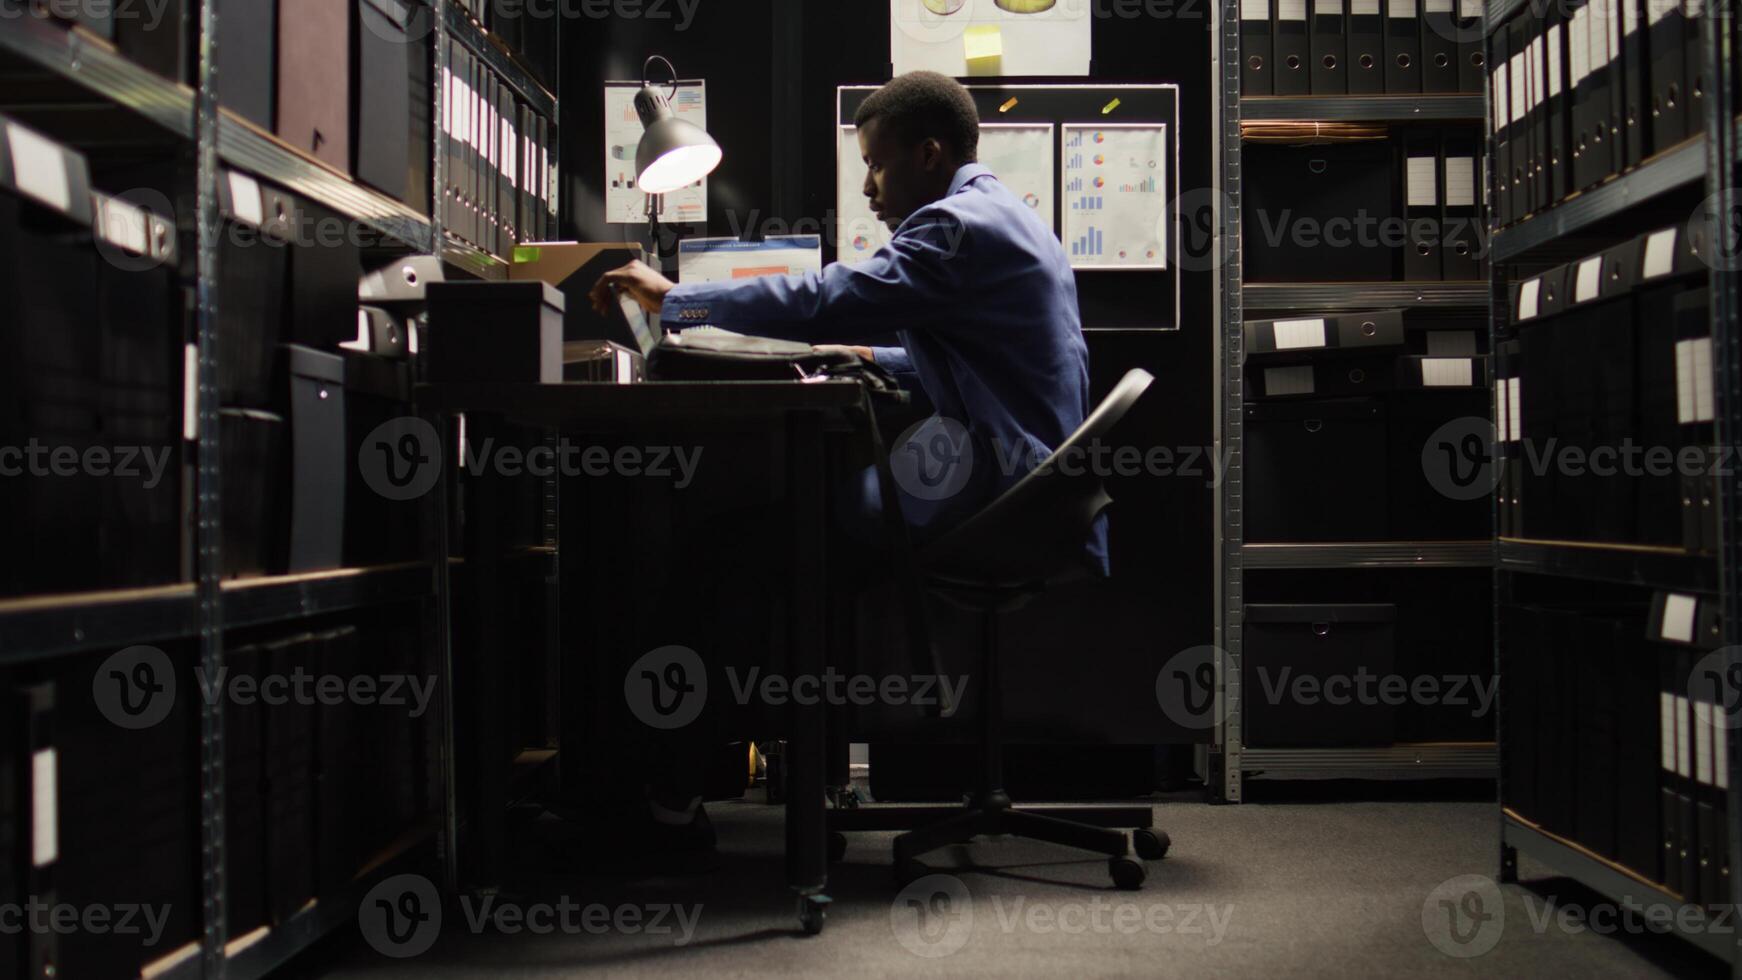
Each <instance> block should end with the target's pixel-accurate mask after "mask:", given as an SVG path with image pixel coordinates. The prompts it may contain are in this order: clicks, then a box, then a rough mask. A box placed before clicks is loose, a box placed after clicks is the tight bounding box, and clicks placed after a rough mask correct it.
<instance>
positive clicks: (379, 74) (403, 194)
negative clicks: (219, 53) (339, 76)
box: [220, 0, 429, 205]
mask: <svg viewBox="0 0 1742 980" xmlns="http://www.w3.org/2000/svg"><path fill="white" fill-rule="evenodd" d="M413 10H414V8H413V6H412V5H411V3H409V2H408V0H362V3H360V4H359V5H358V7H357V16H358V17H359V18H360V21H361V25H362V30H359V31H357V77H358V86H357V91H356V92H355V93H353V97H354V99H355V101H356V105H355V107H354V110H353V111H354V117H353V123H352V125H353V127H354V132H353V137H352V140H351V145H352V146H353V147H354V148H355V150H356V155H357V159H356V172H357V176H358V178H359V179H361V180H363V181H365V182H366V183H368V184H370V185H372V186H374V187H375V188H377V189H378V190H381V191H383V192H385V193H387V194H390V195H392V196H393V197H395V198H397V199H399V200H401V201H405V202H406V203H408V204H414V205H416V204H420V203H421V202H422V200H423V198H422V194H420V190H421V191H422V193H427V188H424V187H423V184H424V183H426V182H427V173H428V171H427V168H426V165H425V164H424V162H423V161H424V157H425V155H426V154H427V147H428V145H429V129H428V115H427V108H426V105H427V102H426V100H427V99H428V94H429V84H428V73H427V61H428V49H427V48H426V47H423V46H421V45H420V43H419V42H418V41H417V40H414V39H413V38H412V37H411V35H410V33H409V30H410V28H411V26H412V16H413ZM220 23H222V21H221V20H220Z"/></svg>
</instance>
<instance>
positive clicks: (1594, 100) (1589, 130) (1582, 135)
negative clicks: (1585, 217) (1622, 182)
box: [1567, 4, 1607, 190]
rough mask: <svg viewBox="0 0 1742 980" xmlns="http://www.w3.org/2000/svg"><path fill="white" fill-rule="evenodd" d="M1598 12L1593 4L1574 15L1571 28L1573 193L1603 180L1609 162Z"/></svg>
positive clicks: (1576, 11)
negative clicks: (1595, 42)
mask: <svg viewBox="0 0 1742 980" xmlns="http://www.w3.org/2000/svg"><path fill="white" fill-rule="evenodd" d="M1594 13H1595V11H1594V8H1592V7H1591V6H1590V5H1589V4H1587V5H1584V6H1581V7H1579V8H1578V9H1576V10H1574V11H1573V14H1572V19H1571V20H1570V21H1569V22H1568V25H1567V51H1568V54H1567V64H1568V67H1569V69H1570V73H1569V77H1570V81H1571V82H1572V85H1573V114H1572V132H1573V137H1572V139H1573V182H1572V190H1582V189H1584V188H1586V187H1589V186H1591V185H1592V184H1594V183H1596V182H1597V181H1598V180H1600V179H1602V174H1603V171H1604V169H1606V161H1602V160H1601V158H1602V156H1603V154H1604V152H1605V151H1606V149H1607V146H1606V144H1604V143H1603V141H1602V134H1601V132H1600V125H1601V120H1602V118H1603V115H1604V113H1603V112H1602V111H1600V110H1599V109H1598V97H1597V94H1598V93H1597V75H1596V71H1595V69H1594V66H1593V52H1592V49H1591V37H1592V32H1591V19H1592V17H1593V15H1594Z"/></svg>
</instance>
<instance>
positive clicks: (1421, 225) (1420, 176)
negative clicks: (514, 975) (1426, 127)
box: [1403, 132, 1442, 282]
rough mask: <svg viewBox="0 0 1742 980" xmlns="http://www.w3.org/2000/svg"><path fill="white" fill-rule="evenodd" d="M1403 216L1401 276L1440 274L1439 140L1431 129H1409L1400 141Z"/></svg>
mask: <svg viewBox="0 0 1742 980" xmlns="http://www.w3.org/2000/svg"><path fill="white" fill-rule="evenodd" d="M1403 155H1404V161H1403V217H1404V221H1405V222H1407V224H1408V240H1407V242H1406V243H1405V244H1404V248H1403V278H1404V279H1405V280H1407V281H1409V282H1421V281H1424V280H1426V281H1431V280H1437V279H1440V278H1442V273H1441V270H1440V199H1439V187H1440V167H1439V143H1438V140H1437V138H1436V136H1435V134H1434V133H1432V132H1425V133H1411V134H1410V135H1409V136H1408V137H1406V138H1405V140H1404V144H1403Z"/></svg>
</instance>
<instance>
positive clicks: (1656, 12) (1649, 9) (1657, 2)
mask: <svg viewBox="0 0 1742 980" xmlns="http://www.w3.org/2000/svg"><path fill="white" fill-rule="evenodd" d="M1680 9H1681V3H1680V2H1679V0H1645V26H1646V27H1655V26H1657V22H1658V21H1660V20H1662V19H1663V18H1664V16H1665V15H1666V14H1668V13H1669V12H1670V11H1672V10H1680Z"/></svg>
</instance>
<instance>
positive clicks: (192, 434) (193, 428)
mask: <svg viewBox="0 0 1742 980" xmlns="http://www.w3.org/2000/svg"><path fill="white" fill-rule="evenodd" d="M181 437H182V438H183V439H186V440H187V441H188V442H193V441H194V440H195V439H198V438H199V437H200V346H199V345H198V344H189V345H187V346H186V347H184V348H182V358H181Z"/></svg>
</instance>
